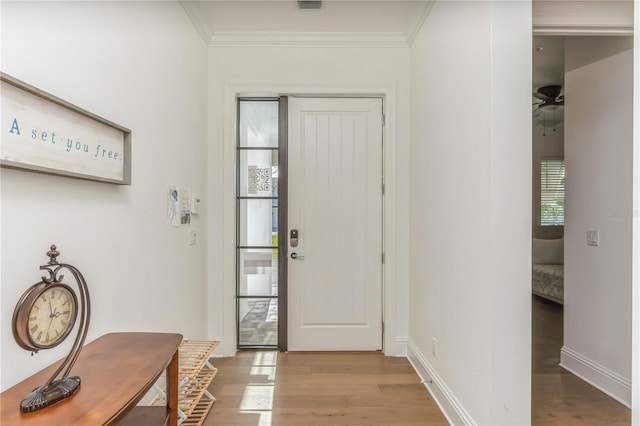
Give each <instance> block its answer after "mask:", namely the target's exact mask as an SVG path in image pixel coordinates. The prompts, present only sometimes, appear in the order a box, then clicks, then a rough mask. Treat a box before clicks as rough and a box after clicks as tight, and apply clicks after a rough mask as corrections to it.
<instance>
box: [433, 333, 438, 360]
mask: <svg viewBox="0 0 640 426" xmlns="http://www.w3.org/2000/svg"><path fill="white" fill-rule="evenodd" d="M431 353H432V354H433V357H434V358H435V357H437V356H438V339H436V338H435V337H434V338H433V339H431Z"/></svg>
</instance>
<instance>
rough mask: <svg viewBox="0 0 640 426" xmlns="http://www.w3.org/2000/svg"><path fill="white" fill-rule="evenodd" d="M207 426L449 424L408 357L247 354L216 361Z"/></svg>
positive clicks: (348, 354) (333, 354)
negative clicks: (214, 401) (214, 398)
mask: <svg viewBox="0 0 640 426" xmlns="http://www.w3.org/2000/svg"><path fill="white" fill-rule="evenodd" d="M212 361H213V362H214V364H215V366H216V367H217V368H218V375H217V376H216V378H215V380H214V382H213V383H212V384H211V386H210V388H209V389H210V391H211V393H212V394H213V395H214V396H215V397H216V399H217V401H216V403H215V404H214V406H213V408H212V409H211V412H210V413H209V416H208V417H207V419H206V420H205V422H204V425H229V426H231V425H238V426H242V425H263V424H264V425H296V426H302V425H398V426H400V425H407V426H410V425H425V424H429V425H446V424H447V421H446V419H445V418H444V416H443V415H442V413H441V412H440V410H439V408H438V406H437V405H436V404H435V402H434V401H433V399H432V398H431V395H430V394H429V392H428V391H427V390H426V388H425V387H424V385H423V384H422V383H421V382H420V379H419V377H418V376H417V374H416V373H415V371H414V370H413V368H412V367H411V365H410V364H409V362H408V361H407V359H406V358H398V357H385V356H384V355H382V354H381V353H373V352H361V353H352V352H334V353H278V352H240V353H239V354H238V355H237V356H236V357H234V358H215V359H213V360H212Z"/></svg>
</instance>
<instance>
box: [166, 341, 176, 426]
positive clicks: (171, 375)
mask: <svg viewBox="0 0 640 426" xmlns="http://www.w3.org/2000/svg"><path fill="white" fill-rule="evenodd" d="M167 409H168V410H169V425H171V426H176V425H177V424H178V351H177V350H176V352H175V353H174V354H173V357H172V358H171V362H170V363H169V365H168V366H167Z"/></svg>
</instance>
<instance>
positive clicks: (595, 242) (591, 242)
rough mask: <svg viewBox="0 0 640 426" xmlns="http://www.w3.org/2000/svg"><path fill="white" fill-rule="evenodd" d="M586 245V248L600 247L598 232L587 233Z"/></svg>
mask: <svg viewBox="0 0 640 426" xmlns="http://www.w3.org/2000/svg"><path fill="white" fill-rule="evenodd" d="M587 245H588V246H599V245H600V232H599V231H598V230H590V231H587Z"/></svg>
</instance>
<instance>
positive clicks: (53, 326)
mask: <svg viewBox="0 0 640 426" xmlns="http://www.w3.org/2000/svg"><path fill="white" fill-rule="evenodd" d="M75 319H76V297H75V294H74V293H73V292H72V291H71V290H70V289H69V288H68V287H67V286H66V285H52V286H48V287H47V289H46V290H45V291H43V292H42V293H40V294H39V295H38V297H37V298H36V300H35V301H34V302H33V304H32V305H31V309H30V310H29V320H28V322H27V328H28V331H27V333H28V335H29V339H30V340H31V341H32V342H33V343H34V344H35V345H37V346H39V347H42V348H47V347H52V346H55V345H56V344H58V343H60V342H61V341H62V340H63V339H64V338H65V337H66V336H67V334H69V332H70V331H71V328H73V324H74V322H75Z"/></svg>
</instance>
